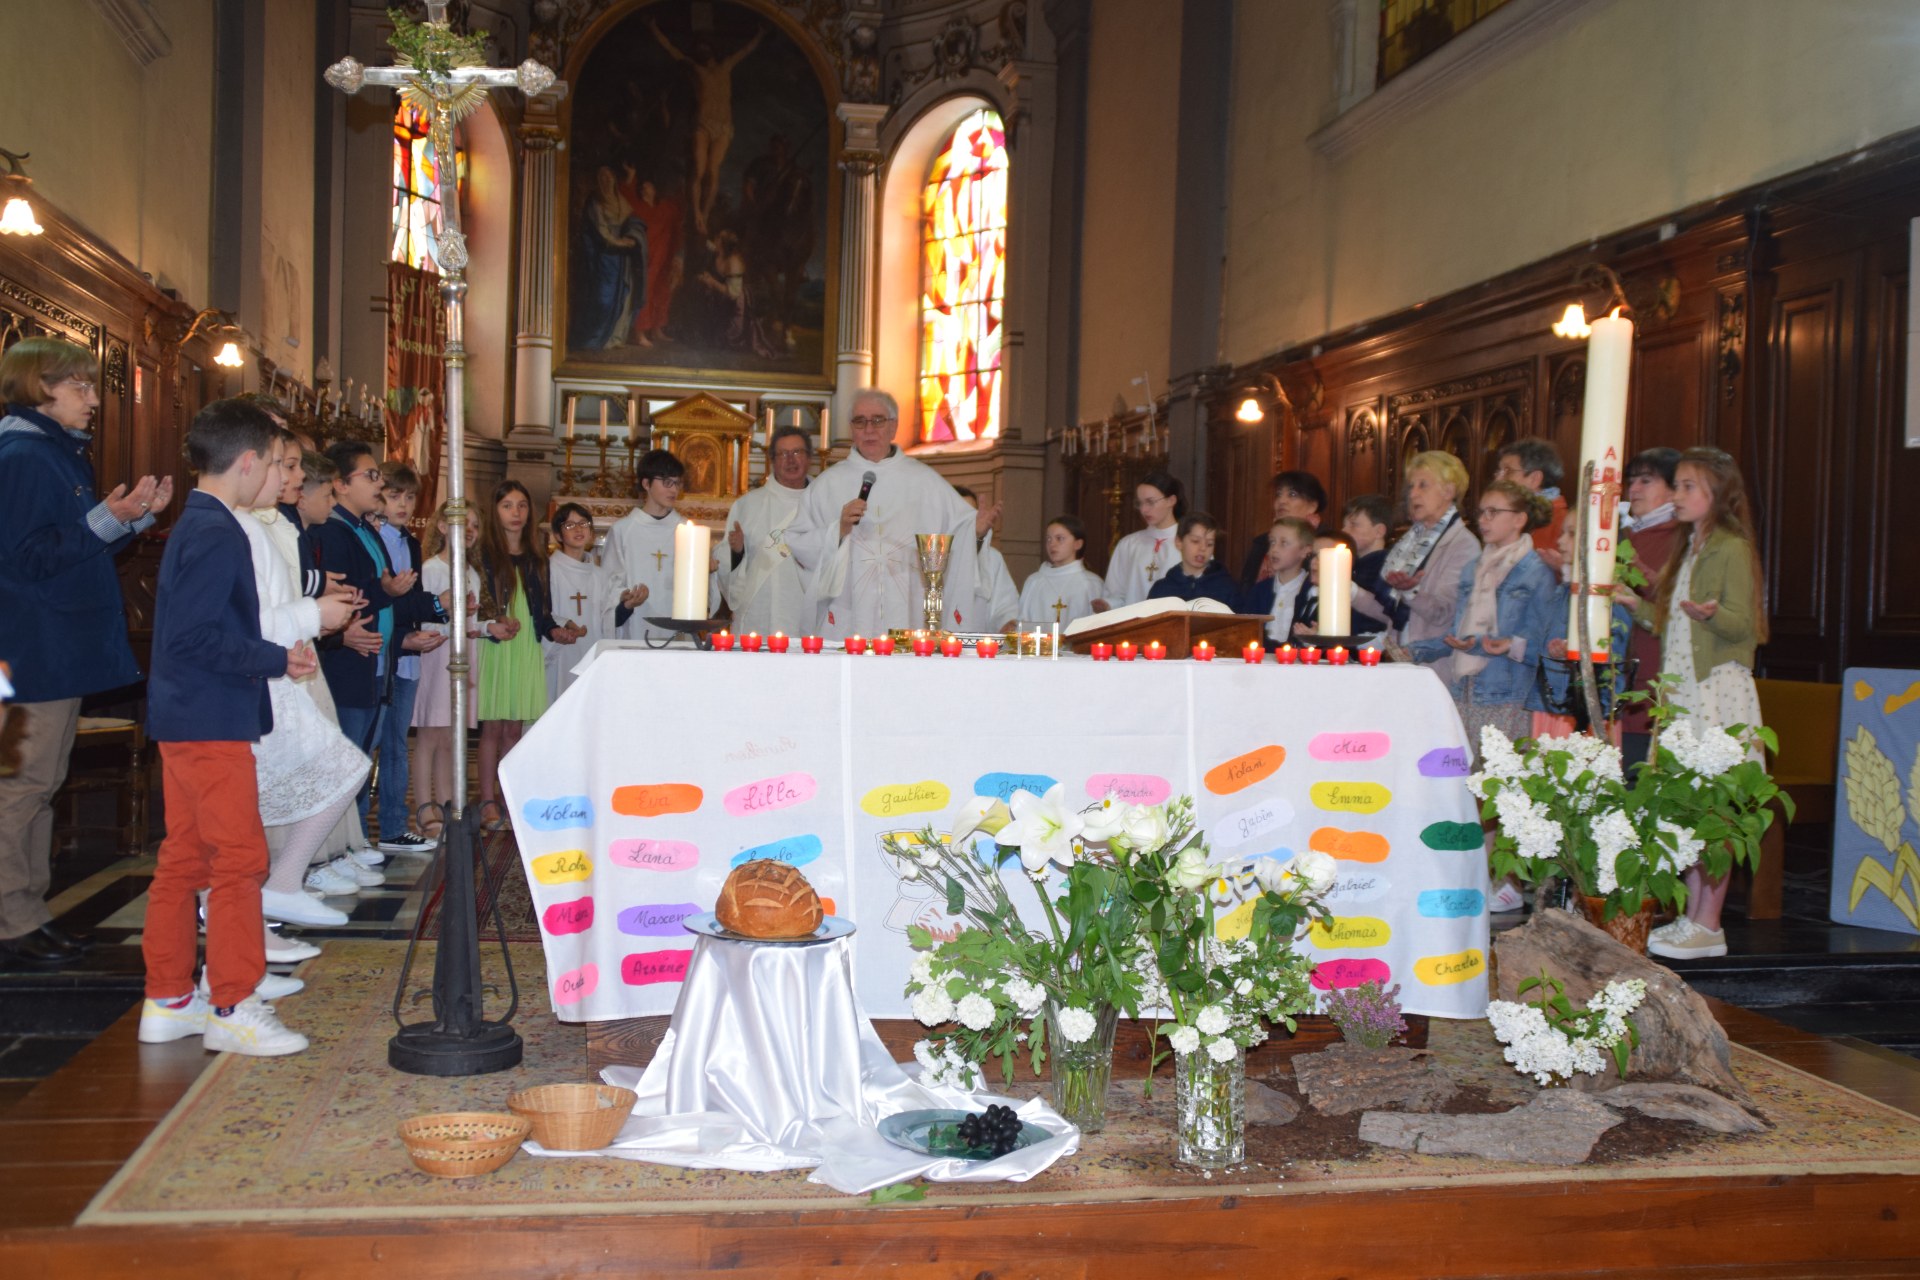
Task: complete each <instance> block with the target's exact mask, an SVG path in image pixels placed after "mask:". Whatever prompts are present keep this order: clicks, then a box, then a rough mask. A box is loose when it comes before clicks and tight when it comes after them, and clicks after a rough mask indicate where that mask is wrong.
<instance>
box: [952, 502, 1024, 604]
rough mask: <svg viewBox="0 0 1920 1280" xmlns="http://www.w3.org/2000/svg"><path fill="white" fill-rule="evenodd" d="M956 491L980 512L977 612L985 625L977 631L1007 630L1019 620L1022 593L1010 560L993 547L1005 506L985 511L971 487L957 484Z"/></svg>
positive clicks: (976, 553)
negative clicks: (1008, 566) (1001, 509)
mask: <svg viewBox="0 0 1920 1280" xmlns="http://www.w3.org/2000/svg"><path fill="white" fill-rule="evenodd" d="M953 491H954V492H955V493H957V494H959V495H960V497H961V499H962V500H963V501H964V502H965V503H966V504H967V505H968V506H970V507H972V508H973V509H974V510H975V511H976V512H978V513H979V514H978V515H977V516H975V517H974V522H973V527H974V528H975V529H977V530H979V539H978V545H977V547H976V549H975V551H974V557H975V561H974V566H973V573H974V579H973V610H974V616H975V617H976V618H978V619H979V620H980V622H981V625H980V626H977V627H975V628H974V630H975V631H1004V630H1005V629H1006V628H1007V627H1008V626H1010V625H1012V624H1013V623H1014V622H1016V621H1018V620H1019V613H1020V593H1019V591H1017V590H1016V589H1015V588H1014V585H1013V574H1012V573H1010V572H1009V571H1008V569H1007V558H1006V557H1005V556H1003V555H1001V554H1000V549H999V548H998V547H996V546H994V545H993V525H994V522H995V521H996V520H998V519H999V518H1000V505H1001V504H999V503H998V502H996V503H994V504H993V505H992V506H990V507H988V508H986V509H985V510H982V509H981V507H980V498H979V495H978V494H976V493H974V491H973V490H971V489H969V488H967V486H965V485H963V484H957V485H955V486H953Z"/></svg>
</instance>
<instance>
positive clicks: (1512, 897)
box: [1487, 880, 1527, 916]
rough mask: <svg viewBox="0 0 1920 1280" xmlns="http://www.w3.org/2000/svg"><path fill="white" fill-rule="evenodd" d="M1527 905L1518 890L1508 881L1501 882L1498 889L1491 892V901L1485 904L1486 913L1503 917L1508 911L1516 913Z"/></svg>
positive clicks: (1516, 886) (1517, 887)
mask: <svg viewBox="0 0 1920 1280" xmlns="http://www.w3.org/2000/svg"><path fill="white" fill-rule="evenodd" d="M1526 905H1527V900H1526V898H1524V897H1523V896H1521V893H1520V888H1519V886H1518V885H1515V884H1514V883H1513V882H1512V881H1510V880H1502V881H1501V882H1500V887H1499V888H1498V889H1495V890H1494V891H1493V899H1492V901H1490V902H1488V903H1487V911H1488V912H1489V913H1491V914H1493V915H1496V916H1498V915H1505V914H1506V913H1507V912H1509V911H1518V910H1520V909H1521V908H1522V907H1525V906H1526Z"/></svg>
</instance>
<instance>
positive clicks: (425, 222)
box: [388, 102, 467, 272]
mask: <svg viewBox="0 0 1920 1280" xmlns="http://www.w3.org/2000/svg"><path fill="white" fill-rule="evenodd" d="M431 133H432V128H431V125H430V124H429V122H428V120H427V117H426V115H425V113H424V112H422V111H420V110H419V109H418V108H416V107H414V106H413V105H412V104H410V103H407V102H402V103H401V104H400V108H399V110H398V111H396V112H394V115H393V241H392V244H391V245H390V246H389V253H388V257H389V258H390V259H391V260H392V261H394V262H404V263H406V264H407V265H408V266H410V267H416V268H420V269H423V270H429V271H436V272H437V271H439V270H440V258H439V252H440V250H439V246H440V229H441V227H442V225H443V223H442V220H441V216H440V166H439V162H438V160H437V159H436V158H435V156H434V153H433V139H432V137H431V136H430V135H431ZM454 163H455V165H456V166H457V168H456V170H455V178H454V190H455V192H456V193H457V194H464V193H465V191H466V185H467V152H466V148H464V147H455V149H454Z"/></svg>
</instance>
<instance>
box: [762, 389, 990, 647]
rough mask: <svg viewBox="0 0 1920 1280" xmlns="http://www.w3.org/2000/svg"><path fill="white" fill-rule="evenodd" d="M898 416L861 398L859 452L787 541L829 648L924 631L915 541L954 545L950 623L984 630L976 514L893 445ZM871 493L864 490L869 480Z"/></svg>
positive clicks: (886, 401) (827, 478)
mask: <svg viewBox="0 0 1920 1280" xmlns="http://www.w3.org/2000/svg"><path fill="white" fill-rule="evenodd" d="M899 421H900V410H899V407H898V405H896V404H895V402H894V399H893V397H892V396H890V395H888V394H887V393H886V392H884V391H879V390H876V389H873V388H868V389H866V390H863V391H860V392H858V393H857V394H855V396H854V398H853V412H852V414H851V417H850V420H849V427H850V429H851V432H852V435H853V451H852V452H851V453H849V454H848V455H847V456H846V457H845V458H844V459H843V460H841V461H840V462H837V463H835V464H834V465H833V466H831V467H829V468H827V470H826V472H825V473H823V474H822V475H821V476H820V477H819V478H818V479H816V480H815V481H814V482H813V483H812V484H811V485H809V486H807V501H806V504H805V506H804V508H803V510H802V512H801V517H800V525H799V527H798V528H796V529H791V530H789V531H788V537H787V542H788V545H789V546H791V547H792V548H793V552H794V556H795V558H796V559H798V560H799V562H800V567H801V568H802V569H803V570H806V571H807V572H809V573H811V574H812V575H813V590H814V597H815V599H816V600H817V601H818V602H819V624H818V625H819V633H820V634H821V635H823V636H827V637H829V638H831V639H835V640H838V639H844V638H845V637H847V636H850V635H863V636H872V635H880V634H882V633H884V632H886V631H887V630H888V629H889V628H892V627H907V628H913V627H920V626H924V625H925V620H926V611H925V607H924V601H925V597H926V583H925V580H924V579H923V578H922V577H921V576H920V561H919V557H918V555H917V553H916V552H915V550H914V543H913V539H914V535H915V534H920V533H945V534H949V535H951V536H952V538H953V549H952V551H951V552H950V554H949V558H948V561H947V574H946V580H945V584H944V588H943V591H942V604H943V606H944V617H943V619H942V624H943V625H944V626H945V627H947V628H950V629H952V630H955V631H979V630H982V629H983V628H984V627H985V626H986V625H987V623H986V619H984V618H977V617H976V616H975V609H974V603H973V583H974V514H975V513H974V510H973V508H972V507H970V506H968V505H967V504H966V503H965V502H964V501H963V500H962V499H961V497H960V495H959V494H957V493H955V492H954V491H953V486H952V485H950V484H948V483H947V482H946V481H945V480H943V479H941V478H940V473H939V472H937V471H935V470H934V469H933V468H932V467H929V466H927V465H926V464H925V463H923V462H919V461H916V460H915V459H913V458H909V457H908V456H907V455H906V454H904V453H902V452H901V451H900V450H899V449H898V448H897V447H895V445H894V443H893V436H894V432H895V430H897V429H898V427H899ZM869 472H871V473H872V474H873V487H872V489H871V491H870V492H869V493H868V495H867V498H866V500H865V501H864V502H863V501H861V499H860V487H861V485H862V484H863V483H864V480H863V477H864V476H866V475H867V473H869Z"/></svg>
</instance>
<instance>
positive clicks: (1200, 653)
mask: <svg viewBox="0 0 1920 1280" xmlns="http://www.w3.org/2000/svg"><path fill="white" fill-rule="evenodd" d="M1193 660H1194V661H1195V662H1212V661H1213V644H1212V642H1211V641H1207V640H1202V641H1201V642H1200V643H1199V644H1196V645H1195V646H1193Z"/></svg>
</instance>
